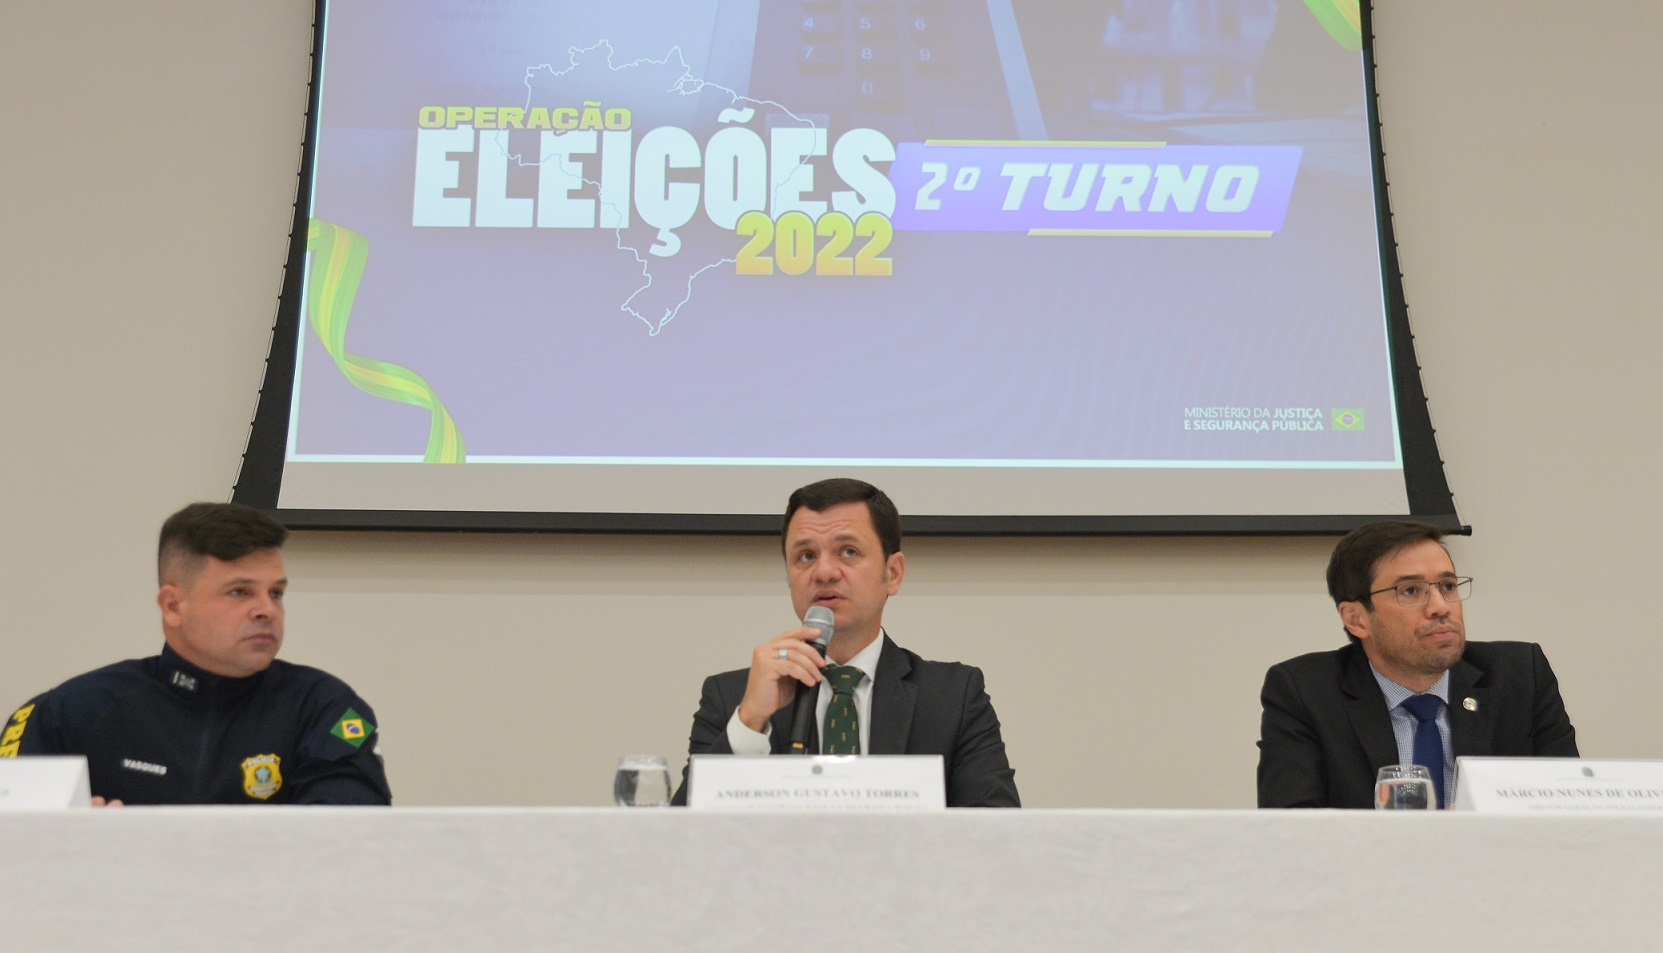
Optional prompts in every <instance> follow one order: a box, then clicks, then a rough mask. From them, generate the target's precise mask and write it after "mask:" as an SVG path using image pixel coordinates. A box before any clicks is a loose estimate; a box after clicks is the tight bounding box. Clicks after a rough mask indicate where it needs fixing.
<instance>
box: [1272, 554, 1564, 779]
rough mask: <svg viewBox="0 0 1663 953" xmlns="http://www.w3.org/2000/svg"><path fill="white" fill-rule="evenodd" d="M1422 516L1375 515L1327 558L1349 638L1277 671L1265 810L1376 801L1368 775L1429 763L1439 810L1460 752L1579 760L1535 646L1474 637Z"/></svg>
mask: <svg viewBox="0 0 1663 953" xmlns="http://www.w3.org/2000/svg"><path fill="white" fill-rule="evenodd" d="M1441 538H1442V533H1441V532H1440V531H1439V530H1438V529H1437V527H1434V526H1429V525H1427V524H1425V523H1415V522H1406V521H1391V522H1382V523H1371V524H1369V525H1368V526H1364V527H1362V528H1360V529H1357V530H1354V531H1352V532H1351V533H1350V534H1349V535H1347V536H1346V537H1345V538H1344V539H1342V540H1340V542H1339V545H1337V546H1335V547H1334V554H1333V556H1332V557H1331V558H1330V559H1329V561H1328V593H1329V595H1331V596H1333V598H1334V604H1335V605H1336V606H1337V607H1338V608H1339V613H1340V620H1341V621H1342V622H1343V623H1344V624H1345V630H1346V635H1347V636H1348V638H1349V639H1350V644H1348V645H1346V646H1345V647H1344V648H1341V649H1337V650H1335V651H1332V652H1314V653H1312V654H1310V655H1302V656H1300V657H1298V658H1296V659H1292V660H1289V661H1287V662H1283V663H1282V664H1280V665H1277V666H1275V667H1274V668H1272V669H1271V670H1270V672H1269V673H1268V674H1267V675H1266V676H1265V687H1264V691H1263V693H1262V694H1261V696H1260V702H1261V703H1262V705H1263V706H1264V715H1263V718H1262V720H1261V722H1260V728H1259V806H1260V807H1358V808H1366V807H1371V806H1373V803H1374V779H1375V773H1376V772H1377V771H1378V770H1379V769H1380V768H1382V767H1384V766H1386V765H1390V764H1408V763H1415V764H1423V765H1426V766H1427V768H1428V769H1429V770H1430V771H1431V774H1432V779H1433V781H1434V782H1435V784H1436V787H1437V790H1438V799H1439V803H1440V805H1441V806H1445V807H1447V806H1449V804H1450V803H1452V802H1453V800H1454V797H1455V758H1457V757H1459V756H1461V755H1498V756H1504V757H1530V756H1549V757H1573V758H1574V757H1576V754H1577V751H1576V730H1575V729H1574V728H1572V727H1571V722H1570V719H1569V718H1568V717H1567V716H1566V715H1565V705H1564V703H1563V702H1562V701H1561V700H1560V698H1559V683H1558V681H1557V680H1556V679H1555V678H1554V676H1553V669H1552V668H1551V667H1549V665H1548V661H1547V658H1546V657H1545V656H1544V655H1543V654H1542V650H1541V647H1540V646H1538V645H1536V644H1535V643H1532V642H1468V641H1467V637H1466V625H1465V622H1464V621H1463V619H1462V611H1461V610H1462V607H1463V600H1464V599H1465V597H1466V596H1467V594H1468V593H1469V592H1470V591H1471V588H1472V580H1471V579H1470V578H1465V577H1461V576H1457V575H1455V564H1454V563H1453V562H1452V561H1451V560H1450V558H1449V553H1448V551H1446V550H1445V549H1444V547H1443V544H1442V543H1441V542H1439V540H1440V539H1441Z"/></svg>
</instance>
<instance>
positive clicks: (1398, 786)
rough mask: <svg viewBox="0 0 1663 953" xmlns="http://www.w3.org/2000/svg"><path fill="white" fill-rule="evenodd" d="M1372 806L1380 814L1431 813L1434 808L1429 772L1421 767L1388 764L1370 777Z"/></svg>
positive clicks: (1436, 804)
mask: <svg viewBox="0 0 1663 953" xmlns="http://www.w3.org/2000/svg"><path fill="white" fill-rule="evenodd" d="M1374 806H1375V808H1376V809H1379V810H1383V811H1431V810H1436V809H1437V807H1438V793H1437V789H1436V788H1434V787H1433V786H1432V773H1431V772H1430V771H1427V770H1426V766H1425V765H1421V764H1389V765H1387V766H1385V767H1384V768H1381V769H1380V773H1378V774H1376V775H1375V776H1374Z"/></svg>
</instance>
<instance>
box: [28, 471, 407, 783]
mask: <svg viewBox="0 0 1663 953" xmlns="http://www.w3.org/2000/svg"><path fill="white" fill-rule="evenodd" d="M287 537H288V530H286V529H284V528H283V527H282V526H281V525H279V524H278V523H277V522H276V521H274V520H272V519H270V518H268V517H266V516H264V515H262V514H261V513H259V512H258V511H256V510H252V509H249V508H248V507H245V506H239V505H237V504H233V503H194V504H192V505H190V506H187V507H185V508H184V509H182V510H180V511H179V512H178V513H175V514H174V515H173V516H172V517H170V518H169V519H168V521H167V522H166V523H164V524H163V525H162V534H161V543H160V546H159V551H158V555H157V572H158V576H159V579H160V583H161V590H160V591H159V592H158V593H157V595H156V602H157V604H158V605H159V606H160V607H161V610H162V636H163V638H164V640H165V643H166V644H165V645H164V646H163V648H162V654H160V655H157V656H153V657H151V658H145V659H132V660H129V661H125V662H117V663H116V664H114V665H109V666H105V667H104V668H101V669H98V670H96V671H92V672H88V673H87V674H85V675H81V676H78V677H76V678H72V679H70V680H69V681H67V682H65V683H64V684H62V685H60V686H58V687H57V688H54V689H52V690H51V691H49V692H47V693H45V694H44V695H41V696H39V697H37V698H35V699H34V700H33V701H30V702H29V703H28V704H26V705H24V706H23V707H22V708H19V709H18V710H17V711H16V712H15V713H14V714H13V715H12V716H11V718H10V719H9V720H8V721H7V722H5V724H4V727H3V729H0V757H16V756H18V755H35V754H80V755H85V756H86V757H87V762H88V766H89V768H90V770H91V776H92V777H91V780H92V793H93V794H94V795H95V797H94V798H93V801H94V803H95V804H102V803H105V802H106V801H107V802H109V803H111V804H120V803H127V804H389V803H391V801H392V794H391V792H390V791H389V790H388V787H387V776H386V773H385V772H384V771H383V770H382V765H381V757H380V754H379V752H378V750H377V749H378V748H379V744H378V742H379V739H378V738H377V737H376V722H375V713H374V712H373V711H372V710H371V709H370V706H369V705H368V704H367V703H366V702H365V701H364V700H363V699H362V698H359V697H358V696H357V695H356V694H354V693H353V691H352V689H351V688H349V687H347V685H346V683H345V682H342V681H341V680H340V679H338V678H335V677H334V676H333V675H330V674H328V673H327V672H322V671H319V670H318V669H315V668H308V667H306V666H304V665H291V664H289V663H287V662H280V661H277V651H278V649H279V648H281V647H282V645H283V593H284V590H285V589H286V588H287V587H288V578H287V577H286V575H285V573H284V571H283V553H282V550H281V549H280V547H281V546H282V545H283V541H284V540H285V539H286V538H287Z"/></svg>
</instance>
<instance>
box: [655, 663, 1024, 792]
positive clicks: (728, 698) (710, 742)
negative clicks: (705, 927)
mask: <svg viewBox="0 0 1663 953" xmlns="http://www.w3.org/2000/svg"><path fill="white" fill-rule="evenodd" d="M879 638H882V639H883V649H882V651H881V653H880V654H879V655H878V672H877V675H876V676H875V678H874V680H873V682H872V716H871V717H872V723H871V725H869V726H868V733H869V735H870V746H871V749H872V750H871V751H869V752H868V753H869V754H939V755H941V756H942V761H943V766H944V768H945V770H946V772H947V778H946V781H947V806H948V807H1020V806H1021V802H1020V801H1019V800H1018V798H1017V794H1016V772H1015V771H1012V770H1011V766H1010V762H1009V761H1007V760H1006V759H1005V742H1004V740H1003V739H1002V738H1000V737H999V716H998V715H996V714H994V712H993V702H992V701H991V700H990V699H989V698H988V697H987V690H986V689H985V688H984V687H983V684H982V670H981V669H979V668H976V667H974V666H970V665H961V664H959V663H958V662H931V661H927V660H925V659H922V658H919V657H918V656H917V655H915V654H913V653H912V652H909V651H907V650H906V649H903V648H901V647H900V646H898V645H896V644H895V643H894V641H892V640H891V639H890V638H889V637H888V636H887V635H884V636H879ZM748 677H749V670H748V669H743V668H741V669H736V670H734V671H732V672H723V673H722V674H720V675H712V676H710V677H709V678H707V679H705V681H704V689H703V690H702V691H701V692H700V694H699V710H698V711H697V712H695V713H694V714H693V733H692V736H691V737H690V738H688V742H687V753H688V754H689V755H695V754H732V753H733V748H732V747H731V746H730V745H729V744H728V730H727V729H728V719H730V718H732V717H733V712H734V709H736V708H738V707H739V701H740V699H742V698H744V697H745V682H746V680H747V678H748ZM770 723H771V724H772V726H773V730H772V731H771V732H770V733H769V743H770V746H771V748H772V751H771V752H770V753H772V754H781V753H783V752H784V750H785V748H786V747H787V746H788V745H789V743H790V741H789V737H790V734H791V706H790V705H787V706H785V707H784V708H782V709H780V710H779V711H778V712H775V713H774V717H773V718H772V719H771V721H770ZM809 747H810V748H811V749H814V750H818V749H819V744H818V741H817V740H815V739H814V738H813V737H811V738H810V742H809ZM672 803H675V804H686V803H687V771H686V770H685V769H684V770H683V771H682V780H681V787H680V789H678V790H677V791H676V796H675V798H674V799H673V802H672Z"/></svg>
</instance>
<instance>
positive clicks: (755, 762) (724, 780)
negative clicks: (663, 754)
mask: <svg viewBox="0 0 1663 953" xmlns="http://www.w3.org/2000/svg"><path fill="white" fill-rule="evenodd" d="M687 806H688V807H692V808H699V809H701V810H707V811H940V810H944V809H946V807H947V785H946V775H945V772H944V769H943V767H942V761H941V755H938V754H928V755H911V754H905V755H903V754H890V755H885V754H877V755H865V756H859V755H813V756H809V757H802V756H793V755H776V756H773V757H766V756H764V757H744V756H742V755H702V754H696V755H694V756H693V759H692V767H691V769H690V771H689V774H688V777H687Z"/></svg>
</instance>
